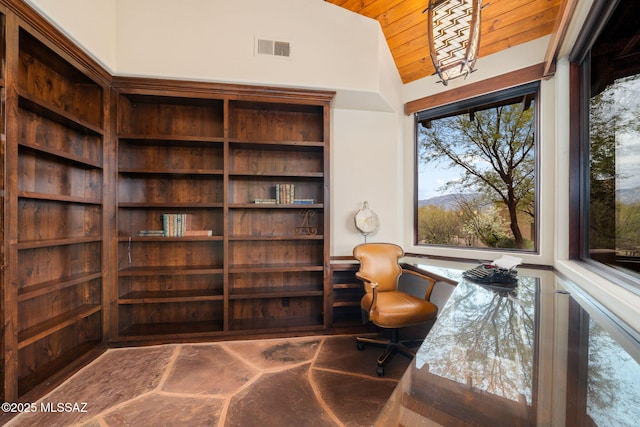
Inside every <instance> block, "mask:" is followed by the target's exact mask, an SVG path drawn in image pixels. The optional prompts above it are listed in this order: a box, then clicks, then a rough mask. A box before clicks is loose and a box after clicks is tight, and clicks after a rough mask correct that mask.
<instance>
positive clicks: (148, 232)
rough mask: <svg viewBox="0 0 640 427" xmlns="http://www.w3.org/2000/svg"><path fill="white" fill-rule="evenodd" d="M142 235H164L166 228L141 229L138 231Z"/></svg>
mask: <svg viewBox="0 0 640 427" xmlns="http://www.w3.org/2000/svg"><path fill="white" fill-rule="evenodd" d="M138 236H140V237H150V236H152V237H164V230H140V231H139V232H138Z"/></svg>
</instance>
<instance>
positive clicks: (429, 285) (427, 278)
mask: <svg viewBox="0 0 640 427" xmlns="http://www.w3.org/2000/svg"><path fill="white" fill-rule="evenodd" d="M402 274H406V275H408V276H414V277H417V278H419V279H420V280H423V281H424V282H426V284H427V290H426V291H425V295H424V300H425V301H430V300H431V293H432V292H433V288H434V286H435V284H436V279H434V278H433V277H430V276H427V275H425V274H421V273H418V272H417V271H413V270H408V269H404V268H403V269H402ZM416 296H417V295H416Z"/></svg>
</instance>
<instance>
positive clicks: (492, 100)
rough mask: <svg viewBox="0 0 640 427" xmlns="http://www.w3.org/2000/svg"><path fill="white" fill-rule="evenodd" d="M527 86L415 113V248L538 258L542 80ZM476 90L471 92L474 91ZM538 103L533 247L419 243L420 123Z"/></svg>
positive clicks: (519, 73)
mask: <svg viewBox="0 0 640 427" xmlns="http://www.w3.org/2000/svg"><path fill="white" fill-rule="evenodd" d="M536 68H537V67H536V66H534V67H531V68H530V69H526V70H523V71H519V72H516V73H513V74H512V75H520V76H521V77H525V76H529V73H531V71H532V70H534V69H536ZM523 80H525V81H524V82H522V84H520V85H515V86H511V87H506V88H504V87H503V88H497V89H496V90H494V91H490V92H487V93H484V94H481V95H477V96H474V97H470V98H466V99H461V100H458V101H456V102H452V103H449V104H445V105H438V106H435V107H433V108H428V109H425V110H420V111H416V112H415V114H414V118H415V132H414V137H415V141H414V150H415V153H414V157H415V164H414V171H415V179H414V197H413V199H414V203H413V204H414V212H413V219H414V220H413V228H414V233H413V240H414V242H413V243H414V244H415V245H416V246H420V247H436V248H437V247H443V248H444V247H446V248H456V249H464V250H483V251H498V252H522V253H528V254H534V255H535V254H539V253H540V236H541V233H540V226H539V225H540V209H539V199H540V185H539V183H540V160H541V158H540V145H541V144H540V102H539V101H540V82H539V79H530V80H529V81H527V80H528V79H526V78H524V79H523ZM478 87H482V86H481V84H478ZM473 90H474V89H473V88H472V89H471V91H473ZM531 94H533V96H532V98H533V99H535V103H534V105H533V108H535V117H534V121H535V123H534V126H535V136H534V138H535V140H534V154H533V155H534V161H535V166H534V174H535V177H534V186H535V188H534V194H535V200H534V217H535V220H534V231H533V237H534V239H533V240H534V247H533V249H530V250H525V249H515V248H496V247H487V248H485V247H480V246H470V247H465V246H451V245H437V244H423V243H420V242H419V236H418V234H419V233H418V227H419V226H418V221H419V213H418V211H419V191H418V190H419V179H418V170H419V162H420V158H419V154H418V153H419V147H418V145H419V134H418V126H420V123H421V122H425V121H429V120H435V119H437V118H440V117H445V116H449V115H455V114H459V113H464V112H469V111H474V110H475V109H478V110H479V109H483V108H486V107H488V106H491V105H499V104H501V103H505V104H506V103H507V102H509V101H512V100H514V99H516V98H519V97H526V96H531ZM422 105H427V103H424V102H423V103H422Z"/></svg>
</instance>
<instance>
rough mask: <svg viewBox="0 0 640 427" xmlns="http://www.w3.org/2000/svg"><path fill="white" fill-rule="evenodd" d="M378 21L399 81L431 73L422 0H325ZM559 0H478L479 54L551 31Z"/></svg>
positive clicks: (410, 79)
mask: <svg viewBox="0 0 640 427" xmlns="http://www.w3.org/2000/svg"><path fill="white" fill-rule="evenodd" d="M325 1H327V2H329V3H333V4H335V5H337V6H340V7H343V8H345V9H348V10H351V11H353V12H356V13H358V14H360V15H364V16H367V17H369V18H373V19H376V20H377V21H378V22H380V26H381V27H382V32H383V33H384V35H385V37H386V39H387V44H388V45H389V49H390V50H391V54H392V55H393V59H394V61H395V63H396V67H398V71H399V72H400V76H401V78H402V81H403V83H410V82H412V81H414V80H418V79H421V78H423V77H427V76H430V75H431V74H433V73H434V72H435V70H434V68H433V64H432V62H431V57H430V56H429V46H428V43H427V22H426V19H427V16H426V14H423V13H422V11H423V10H424V9H425V8H426V7H427V5H428V3H429V1H428V0H325ZM561 2H562V0H484V1H483V6H484V9H483V10H482V23H481V32H480V57H483V56H487V55H491V54H492V53H496V52H499V51H502V50H504V49H507V48H510V47H512V46H516V45H519V44H521V43H525V42H528V41H531V40H534V39H537V38H539V37H543V36H545V35H548V34H551V33H552V32H553V30H554V26H555V24H556V19H557V18H558V16H559V11H560V3H561Z"/></svg>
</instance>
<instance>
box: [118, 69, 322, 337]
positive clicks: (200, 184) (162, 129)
mask: <svg viewBox="0 0 640 427" xmlns="http://www.w3.org/2000/svg"><path fill="white" fill-rule="evenodd" d="M115 88H116V92H117V112H116V114H115V116H117V118H118V123H117V137H118V148H117V153H118V210H117V223H118V237H117V241H118V284H117V288H118V313H117V316H118V319H117V330H118V333H117V335H116V337H115V338H114V341H140V342H143V341H151V342H153V341H155V340H166V339H167V338H168V336H171V337H177V338H185V339H188V338H193V337H203V336H205V337H206V336H224V335H237V334H239V333H242V334H251V333H263V332H286V331H296V330H299V329H300V328H302V329H303V330H312V329H315V330H322V329H324V328H325V327H326V321H327V319H326V318H325V316H324V313H325V312H326V305H327V302H326V298H327V295H328V294H329V289H328V287H327V285H326V283H327V282H328V272H327V271H326V267H325V266H326V265H327V262H326V261H327V257H328V251H329V249H328V248H329V246H328V236H327V235H326V234H325V230H327V229H328V211H327V210H326V207H325V203H324V202H325V200H327V199H328V164H329V163H328V159H329V157H328V155H329V151H328V149H329V147H328V134H329V131H328V123H329V122H328V115H329V102H330V100H331V97H332V94H331V93H326V92H309V91H300V92H296V91H291V90H287V91H282V93H280V92H279V91H278V90H277V89H273V88H270V89H269V90H268V91H267V90H264V88H251V87H239V86H225V85H215V86H207V85H206V84H203V85H199V84H195V83H192V82H179V81H150V80H148V79H131V78H119V79H117V80H116V81H115ZM283 184H286V185H287V186H288V187H287V188H288V189H289V190H291V192H292V193H293V191H294V190H295V192H296V194H297V195H296V196H294V195H293V194H288V196H289V197H288V199H286V200H285V199H284V198H283V200H282V201H280V203H275V202H274V203H260V202H259V201H261V200H267V199H276V193H275V192H276V188H278V187H279V186H280V185H283ZM283 197H284V195H283ZM169 213H175V214H184V215H187V216H188V218H189V224H190V227H191V228H192V229H194V230H211V235H210V236H168V235H167V233H165V235H164V236H163V235H153V236H149V235H141V230H161V229H163V225H164V224H163V223H162V222H161V218H163V215H165V214H169ZM189 325H191V326H189ZM163 331H167V334H168V336H164V334H163Z"/></svg>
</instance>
